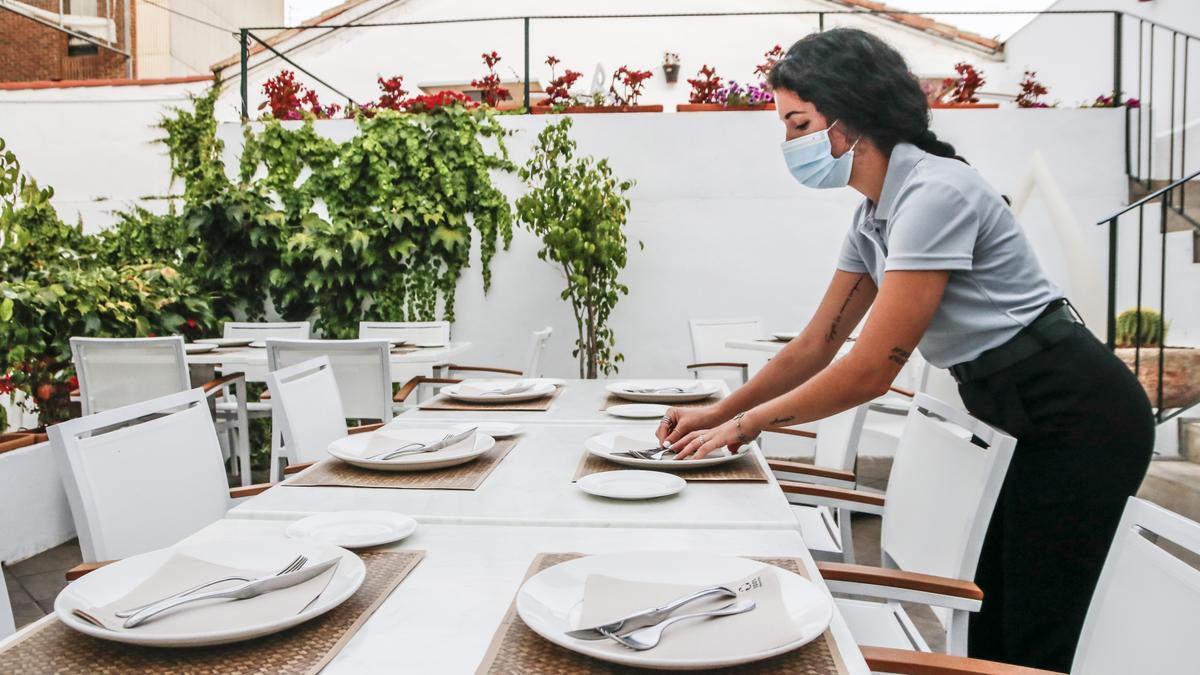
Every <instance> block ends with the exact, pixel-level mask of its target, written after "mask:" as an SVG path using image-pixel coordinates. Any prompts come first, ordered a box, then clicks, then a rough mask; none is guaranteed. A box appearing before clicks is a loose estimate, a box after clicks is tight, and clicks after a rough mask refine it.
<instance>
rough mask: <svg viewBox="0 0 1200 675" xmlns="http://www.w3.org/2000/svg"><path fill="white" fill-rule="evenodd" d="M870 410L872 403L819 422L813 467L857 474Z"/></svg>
mask: <svg viewBox="0 0 1200 675" xmlns="http://www.w3.org/2000/svg"><path fill="white" fill-rule="evenodd" d="M869 408H870V404H869V403H864V404H863V405H860V406H855V407H853V408H850V409H849V410H843V411H842V412H840V413H838V414H836V415H833V416H831V417H826V418H825V419H823V420H821V421H819V422H817V442H816V448H815V450H814V451H813V464H815V465H816V466H823V467H825V468H827V469H838V470H839V471H853V470H854V460H856V459H858V442H859V440H860V439H861V438H862V430H863V423H864V422H866V419H867V410H868V409H869Z"/></svg>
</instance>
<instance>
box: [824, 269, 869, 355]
mask: <svg viewBox="0 0 1200 675" xmlns="http://www.w3.org/2000/svg"><path fill="white" fill-rule="evenodd" d="M865 276H866V275H865V274H860V275H858V280H856V281H855V282H854V285H853V286H851V287H850V292H849V293H847V294H846V300H845V301H844V302H843V303H842V306H841V308H840V309H838V313H837V316H835V317H833V323H832V324H830V325H829V332H828V333H826V334H825V342H827V343H832V342H833V341H834V340H836V339H837V338H838V324H840V323H841V322H842V315H843V314H845V313H846V308H847V307H849V306H850V300H851V298H853V297H854V294H855V293H857V292H858V287H859V285H860V284H862V280H863V277H865Z"/></svg>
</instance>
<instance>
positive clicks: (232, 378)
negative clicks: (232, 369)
mask: <svg viewBox="0 0 1200 675" xmlns="http://www.w3.org/2000/svg"><path fill="white" fill-rule="evenodd" d="M238 380H241V381H242V384H245V382H246V374H245V373H229V374H228V375H222V376H221V377H218V378H217V379H215V380H211V381H209V382H205V383H204V384H202V385H200V388H201V389H203V390H204V393H205V394H212V393H213V392H215V391H217V390H219V389H224V388H225V387H228V386H229V385H231V384H234V383H235V382H237V381H238Z"/></svg>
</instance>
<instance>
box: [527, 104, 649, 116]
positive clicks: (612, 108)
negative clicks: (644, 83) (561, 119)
mask: <svg viewBox="0 0 1200 675" xmlns="http://www.w3.org/2000/svg"><path fill="white" fill-rule="evenodd" d="M662 111H663V107H662V105H660V104H655V105H572V106H567V107H566V108H563V109H562V110H555V109H554V108H553V107H551V106H548V105H547V106H533V114H535V115H550V114H554V113H563V114H566V115H583V114H590V113H655V112H657V113H660V112H662Z"/></svg>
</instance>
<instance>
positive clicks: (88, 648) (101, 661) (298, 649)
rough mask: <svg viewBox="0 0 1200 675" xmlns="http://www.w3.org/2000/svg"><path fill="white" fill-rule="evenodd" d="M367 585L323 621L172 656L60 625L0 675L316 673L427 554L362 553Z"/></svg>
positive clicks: (16, 655) (17, 649) (12, 649)
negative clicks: (43, 674) (51, 674)
mask: <svg viewBox="0 0 1200 675" xmlns="http://www.w3.org/2000/svg"><path fill="white" fill-rule="evenodd" d="M359 555H360V557H361V558H362V561H363V563H365V564H366V567H367V576H366V579H364V580H363V585H362V586H361V587H360V588H359V589H358V591H356V592H355V593H354V595H352V596H350V599H349V600H347V601H345V602H343V603H342V604H341V605H338V606H337V607H336V608H334V609H332V610H330V611H329V612H326V613H325V614H322V615H321V616H319V617H317V618H315V619H313V620H312V621H307V622H305V623H302V624H300V625H299V626H296V627H294V628H289V629H288V630H286V631H283V632H281V633H275V634H273V635H267V636H264V637H261V638H256V639H254V640H247V641H245V642H236V643H234V644H228V645H215V646H212V647H190V648H186V649H167V648H161V647H158V648H156V647H139V646H136V645H127V644H122V643H119V642H109V641H107V640H100V639H97V638H94V637H90V636H88V635H84V634H83V633H77V632H75V631H74V630H72V629H70V628H67V627H66V626H65V625H63V624H62V623H61V622H60V621H58V620H53V621H49V622H47V623H45V624H44V625H42V626H41V627H40V628H36V629H34V630H31V631H30V632H29V633H28V634H26V635H25V636H24V637H22V638H21V639H19V640H18V641H16V642H14V643H13V644H12V645H11V646H9V647H8V648H7V649H5V650H4V651H0V673H12V674H14V675H15V674H16V673H22V674H23V673H89V674H95V675H125V674H126V673H149V674H151V675H166V674H168V673H171V674H173V673H181V674H182V673H205V674H206V675H225V674H228V675H246V674H248V673H319V672H320V671H321V669H322V668H324V667H325V666H326V665H327V664H328V663H329V662H330V661H331V660H332V659H333V657H334V656H336V655H337V653H338V652H339V651H341V649H342V647H344V646H345V645H346V643H347V642H349V641H350V638H351V637H353V636H354V633H355V632H357V631H358V629H359V628H360V627H361V626H362V625H363V623H365V622H366V620H367V619H368V618H370V616H371V614H372V613H373V612H374V611H375V610H376V608H378V607H379V605H380V604H382V603H383V601H384V600H385V599H387V597H388V595H390V594H391V592H392V589H394V588H396V586H397V585H399V584H400V582H401V581H403V580H404V578H405V577H406V576H408V573H409V572H411V571H412V569H413V568H414V567H416V566H417V563H419V562H421V558H423V557H424V556H425V552H424V551H395V552H392V551H364V552H360V554H359Z"/></svg>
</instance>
